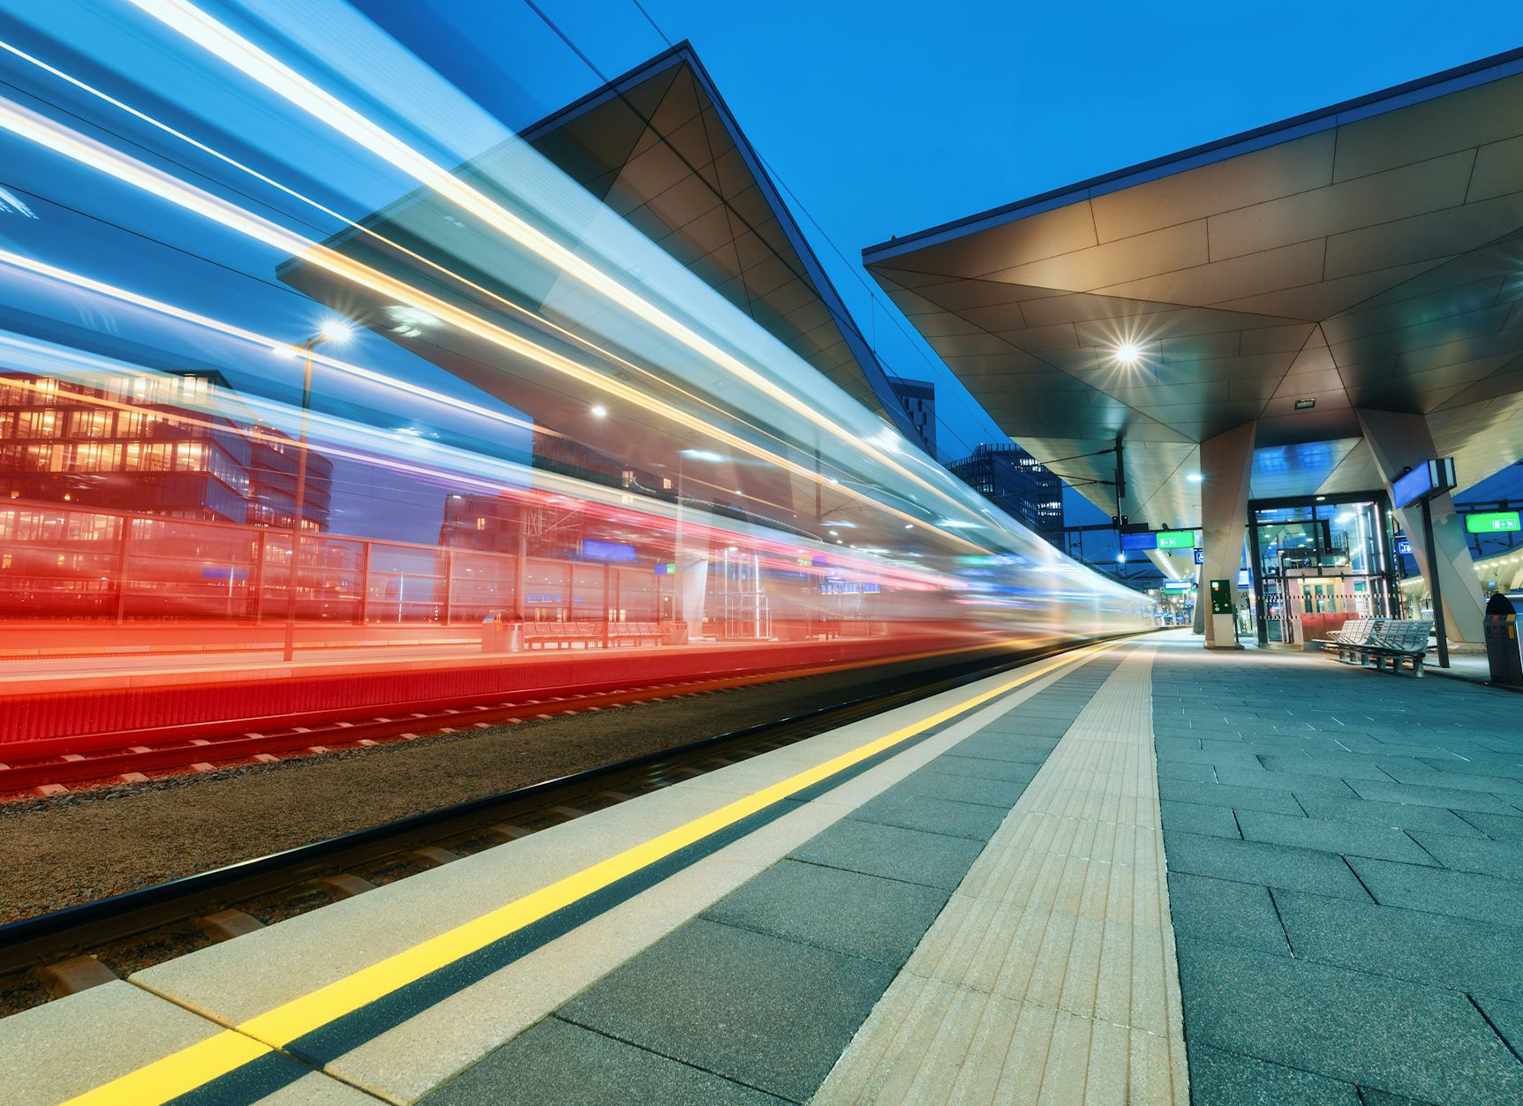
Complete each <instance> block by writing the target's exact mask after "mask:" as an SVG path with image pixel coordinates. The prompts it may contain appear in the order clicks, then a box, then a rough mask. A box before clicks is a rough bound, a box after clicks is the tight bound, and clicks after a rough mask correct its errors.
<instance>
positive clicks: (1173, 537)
mask: <svg viewBox="0 0 1523 1106" xmlns="http://www.w3.org/2000/svg"><path fill="white" fill-rule="evenodd" d="M1158 548H1159V549H1194V548H1195V531H1194V530H1160V531H1159V533H1158Z"/></svg>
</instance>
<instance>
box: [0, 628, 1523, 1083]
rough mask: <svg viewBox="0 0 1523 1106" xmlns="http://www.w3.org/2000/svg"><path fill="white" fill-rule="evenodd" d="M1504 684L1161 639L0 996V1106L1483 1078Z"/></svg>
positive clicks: (1493, 1053)
mask: <svg viewBox="0 0 1523 1106" xmlns="http://www.w3.org/2000/svg"><path fill="white" fill-rule="evenodd" d="M1519 919H1523V699H1519V698H1518V697H1517V696H1514V695H1510V694H1508V693H1506V692H1501V691H1496V690H1493V689H1489V688H1485V687H1480V686H1476V685H1473V684H1469V683H1465V682H1462V681H1447V680H1432V679H1423V680H1417V679H1412V678H1410V677H1406V678H1402V677H1396V676H1392V675H1389V674H1377V673H1375V672H1373V671H1369V670H1361V669H1355V668H1350V667H1346V666H1341V665H1339V664H1337V663H1336V662H1335V661H1333V660H1332V659H1330V658H1328V657H1325V656H1320V655H1314V654H1313V655H1305V656H1299V655H1284V654H1274V653H1261V652H1255V651H1244V652H1238V653H1207V652H1205V651H1203V650H1201V648H1200V646H1199V644H1198V639H1192V638H1190V636H1189V635H1188V634H1185V633H1176V632H1169V633H1164V634H1157V635H1150V636H1147V637H1142V638H1137V639H1132V640H1130V641H1126V642H1123V643H1119V644H1110V645H1103V646H1094V647H1086V648H1084V649H1080V650H1076V651H1073V652H1070V653H1067V654H1063V655H1061V656H1058V657H1055V658H1050V659H1047V660H1043V661H1039V662H1035V663H1033V664H1030V665H1028V666H1026V667H1023V668H1020V669H1016V670H1013V671H1010V672H1007V673H1004V674H1002V675H999V676H995V677H991V678H988V679H984V680H981V681H979V682H977V683H973V684H969V685H966V686H964V687H961V688H957V689H955V690H951V691H947V692H943V693H941V694H938V695H935V696H932V697H930V698H927V699H925V700H922V701H920V702H917V703H915V704H913V705H910V706H906V707H901V708H898V709H896V710H893V711H890V712H887V713H884V714H881V715H877V716H875V717H873V718H871V719H867V720H864V721H862V722H858V723H854V724H852V725H849V726H845V727H842V728H840V729H837V730H833V731H831V732H829V733H826V734H822V735H820V736H818V737H814V738H810V739H808V740H805V741H802V742H799V743H796V744H793V745H790V746H787V747H785V748H782V749H778V750H776V751H774V752H771V753H766V754H764V755H761V756H758V757H755V758H753V759H750V760H746V761H743V762H741V763H737V764H734V765H732V766H730V767H726V768H722V769H720V770H718V771H715V772H711V773H708V774H706V775H703V776H699V777H696V778H694V779H691V780H688V781H685V782H682V783H678V784H676V785H674V786H671V787H668V788H665V789H663V790H660V791H657V792H653V793H651V794H648V795H645V796H643V797H640V798H638V799H634V800H631V801H629V802H626V803H621V804H619V805H616V806H612V807H609V808H607V809H605V810H601V811H597V812H594V813H591V814H588V815H586V816H585V817H581V818H577V819H575V820H573V821H569V822H566V823H565V824H563V825H558V826H554V827H552V828H549V829H546V830H543V831H540V832H538V833H534V834H532V835H530V836H527V837H524V838H522V839H521V840H518V841H515V842H512V843H510V844H507V845H503V846H499V847H497V848H492V849H488V850H486V851H484V852H481V853H477V854H475V855H473V856H470V857H466V858H464V859H462V860H459V861H456V862H454V863H451V864H448V865H446V866H444V867H441V868H437V869H434V870H432V871H428V872H424V873H422V874H420V875H417V876H413V877H410V878H408V879H405V880H401V881H399V882H396V883H393V884H389V885H387V886H384V887H381V888H378V889H376V890H374V891H370V892H367V893H366V894H364V895H360V896H358V897H356V898H353V899H349V900H346V901H343V902H340V903H336V904H334V905H332V906H326V907H323V908H321V909H318V910H315V911H312V912H310V913H307V914H303V915H300V916H298V917H294V918H291V919H289V920H287V921H285V922H281V923H279V924H277V925H274V926H270V927H268V928H266V929H262V930H259V931H257V932H254V933H251V934H248V935H246V936H243V937H239V938H237V939H235V940H232V941H229V942H226V943H224V944H220V945H215V946H212V947H209V948H205V949H202V950H200V951H197V952H194V953H191V954H189V955H186V956H183V957H180V958H178V959H175V960H171V961H168V962H166V963H163V964H160V965H158V966H156V967H152V968H148V969H146V970H143V971H140V972H138V973H136V974H135V975H133V976H131V977H130V978H129V979H128V980H125V981H118V982H113V983H108V984H105V985H103V986H99V987H95V988H92V989H90V990H87V991H83V992H81V993H79V994H77V995H73V996H71V997H68V998H64V999H59V1000H56V1001H54V1002H52V1003H49V1004H47V1005H44V1006H40V1007H37V1008H35V1009H33V1010H29V1011H25V1012H23V1013H21V1014H17V1015H14V1016H12V1017H10V1018H7V1019H5V1020H3V1021H0V1056H4V1057H5V1058H6V1061H7V1064H6V1067H7V1069H8V1070H7V1078H6V1079H5V1080H4V1082H3V1083H0V1102H4V1103H5V1104H6V1106H11V1104H13V1103H14V1104H16V1106H43V1104H52V1103H59V1102H77V1103H90V1104H94V1103H112V1104H126V1103H133V1104H137V1103H141V1104H152V1106H158V1104H163V1103H174V1104H175V1106H189V1104H202V1103H206V1104H211V1103H215V1104H217V1106H236V1104H240V1103H267V1104H271V1106H287V1104H296V1103H314V1104H319V1103H334V1104H361V1103H375V1102H388V1103H398V1104H410V1103H414V1102H421V1103H429V1104H439V1106H473V1104H477V1103H491V1104H494V1106H496V1104H509V1103H535V1104H537V1106H560V1104H565V1106H570V1104H602V1103H607V1104H618V1106H637V1104H642V1103H660V1104H663V1106H665V1104H673V1106H683V1104H690V1103H691V1104H704V1106H708V1104H723V1103H743V1104H753V1103H754V1104H761V1103H789V1102H792V1103H809V1102H812V1103H818V1104H832V1106H835V1104H847V1103H852V1104H862V1106H865V1104H884V1106H888V1104H901V1103H902V1104H915V1106H921V1104H939V1103H954V1102H955V1103H996V1102H998V1103H1032V1104H1038V1106H1049V1104H1050V1106H1062V1104H1065V1103H1075V1104H1079V1103H1084V1104H1105V1103H1116V1104H1122V1103H1126V1104H1132V1106H1147V1104H1153V1103H1158V1104H1169V1106H1185V1104H1187V1103H1191V1102H1193V1103H1195V1104H1197V1106H1240V1104H1248V1103H1263V1104H1271V1103H1272V1104H1280V1103H1335V1104H1339V1106H1410V1104H1421V1103H1429V1104H1445V1106H1447V1104H1449V1103H1454V1104H1460V1103H1464V1104H1467V1106H1473V1104H1491V1103H1497V1104H1502V1103H1516V1102H1518V1101H1523V1061H1520V1058H1519V1052H1520V1051H1523V922H1520V920H1519Z"/></svg>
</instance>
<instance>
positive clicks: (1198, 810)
mask: <svg viewBox="0 0 1523 1106" xmlns="http://www.w3.org/2000/svg"><path fill="white" fill-rule="evenodd" d="M1160 811H1161V813H1162V814H1163V818H1164V826H1165V839H1167V835H1168V834H1170V833H1204V834H1210V835H1211V836H1213V837H1232V838H1238V839H1241V838H1242V836H1243V834H1242V832H1241V831H1240V830H1239V829H1238V824H1237V818H1235V817H1234V816H1233V812H1232V808H1231V807H1227V806H1208V805H1206V804H1205V803H1180V802H1173V801H1170V800H1164V801H1163V802H1162V803H1160Z"/></svg>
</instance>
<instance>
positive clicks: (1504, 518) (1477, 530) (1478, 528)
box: [1465, 511, 1523, 534]
mask: <svg viewBox="0 0 1523 1106" xmlns="http://www.w3.org/2000/svg"><path fill="white" fill-rule="evenodd" d="M1465 530H1466V532H1467V533H1471V534H1497V533H1501V532H1502V531H1504V530H1523V520H1520V519H1519V517H1518V512H1517V511H1482V512H1480V513H1479V514H1474V515H1466V516H1465Z"/></svg>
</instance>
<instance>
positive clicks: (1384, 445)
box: [1355, 410, 1484, 641]
mask: <svg viewBox="0 0 1523 1106" xmlns="http://www.w3.org/2000/svg"><path fill="white" fill-rule="evenodd" d="M1355 414H1357V415H1358V416H1359V425H1360V426H1361V427H1362V428H1363V430H1364V440H1365V441H1366V442H1368V443H1369V445H1370V451H1371V452H1372V453H1374V454H1375V464H1376V467H1378V468H1379V469H1380V479H1381V481H1382V483H1384V485H1385V490H1386V494H1387V495H1390V494H1391V480H1392V478H1393V477H1396V476H1400V475H1401V473H1402V472H1403V470H1405V469H1407V468H1408V467H1409V466H1410V467H1412V468H1415V467H1417V466H1418V465H1420V464H1422V463H1423V462H1425V461H1429V460H1432V459H1433V458H1434V457H1437V456H1438V451H1437V450H1436V449H1435V447H1434V445H1433V434H1432V433H1431V432H1430V431H1429V430H1428V420H1427V419H1426V418H1424V417H1423V416H1422V415H1412V414H1407V413H1404V412H1399V411H1373V410H1360V411H1356V412H1355ZM1428 511H1429V513H1430V515H1431V516H1432V519H1433V548H1434V552H1435V554H1436V555H1437V559H1438V563H1437V564H1436V565H1430V564H1429V563H1428V535H1427V532H1426V531H1425V530H1424V529H1423V512H1422V508H1421V507H1420V506H1419V507H1409V508H1407V509H1405V510H1398V511H1397V512H1396V517H1397V519H1398V520H1400V522H1401V528H1402V529H1403V530H1405V531H1406V532H1407V536H1408V537H1409V538H1411V539H1412V556H1413V557H1415V558H1416V559H1417V570H1418V571H1419V572H1421V573H1422V574H1423V579H1424V580H1426V581H1428V591H1429V593H1430V594H1431V593H1432V591H1433V573H1434V572H1437V573H1438V590H1439V592H1440V594H1441V595H1442V596H1443V603H1444V629H1445V630H1446V631H1448V636H1449V640H1450V641H1481V640H1483V639H1482V631H1481V625H1482V622H1483V621H1484V611H1483V608H1482V606H1481V589H1480V587H1479V586H1478V585H1477V583H1476V578H1475V563H1474V562H1473V561H1472V560H1471V559H1470V546H1469V544H1468V543H1467V542H1466V541H1465V525H1464V521H1463V520H1462V519H1461V518H1460V516H1459V512H1458V511H1456V510H1455V509H1454V499H1453V498H1452V497H1451V496H1450V495H1449V493H1448V492H1445V493H1444V494H1443V495H1440V496H1436V497H1435V498H1434V499H1432V500H1431V501H1429V504H1428Z"/></svg>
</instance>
